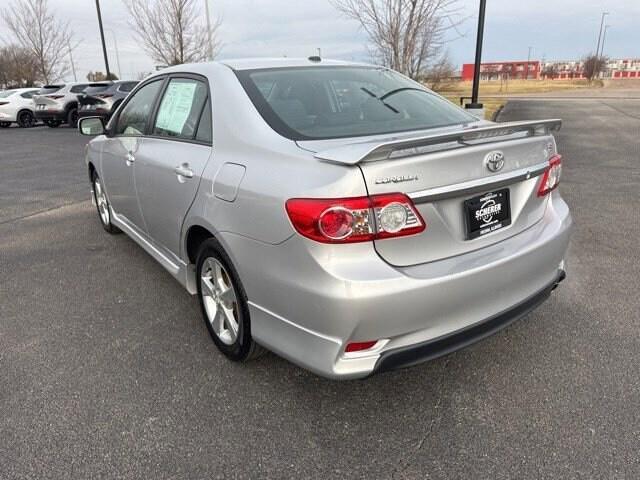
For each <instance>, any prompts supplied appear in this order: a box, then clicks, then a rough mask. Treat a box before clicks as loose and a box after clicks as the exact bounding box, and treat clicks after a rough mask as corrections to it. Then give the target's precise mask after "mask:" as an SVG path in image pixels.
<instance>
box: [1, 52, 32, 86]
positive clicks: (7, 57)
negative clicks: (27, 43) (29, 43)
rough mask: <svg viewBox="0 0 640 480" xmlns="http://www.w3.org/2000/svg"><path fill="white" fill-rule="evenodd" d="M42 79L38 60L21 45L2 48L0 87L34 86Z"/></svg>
mask: <svg viewBox="0 0 640 480" xmlns="http://www.w3.org/2000/svg"><path fill="white" fill-rule="evenodd" d="M40 80H41V76H40V69H39V68H38V60H37V58H36V57H35V56H34V55H33V53H32V52H31V51H30V50H28V49H26V48H23V47H20V46H19V45H7V46H6V47H1V48H0V87H4V88H13V87H16V88H18V87H33V86H34V85H35V84H36V83H37V82H38V81H40Z"/></svg>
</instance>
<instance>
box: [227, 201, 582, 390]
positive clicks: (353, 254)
mask: <svg viewBox="0 0 640 480" xmlns="http://www.w3.org/2000/svg"><path fill="white" fill-rule="evenodd" d="M571 225H572V220H571V216H570V213H569V210H568V207H567V205H566V203H565V202H564V201H563V200H562V199H561V197H560V196H559V194H557V192H556V193H554V194H553V195H552V197H551V198H550V199H549V202H548V206H547V209H546V212H545V215H544V217H543V219H542V220H541V221H540V222H538V223H537V224H535V225H534V226H532V227H530V228H529V229H527V230H526V231H524V232H521V233H520V234H518V235H515V236H513V237H511V238H509V239H507V240H504V241H502V242H499V243H498V244H495V245H492V246H490V247H487V248H483V249H480V250H477V251H474V252H470V253H467V254H464V255H459V256H455V257H451V258H448V259H444V260H439V261H435V262H430V263H426V264H421V265H415V266H411V267H403V268H397V267H393V266H391V265H389V264H388V263H386V262H384V261H383V260H382V259H381V258H380V257H379V256H378V255H377V254H376V253H375V250H374V249H373V247H372V245H371V244H368V243H362V244H350V245H324V244H317V243H314V242H312V241H309V240H306V239H303V238H301V237H300V236H297V235H296V236H293V237H291V238H290V239H289V240H287V241H286V242H284V243H282V244H280V245H269V246H267V245H266V244H262V243H259V242H255V241H250V240H247V239H246V238H243V237H238V236H233V235H224V234H223V235H222V236H221V237H222V241H223V243H224V244H225V246H226V247H227V249H228V251H229V252H231V256H232V258H242V262H235V264H236V268H237V269H238V271H239V273H240V278H241V279H242V281H243V283H244V286H245V289H246V291H247V295H248V298H249V306H250V312H251V322H252V326H251V328H252V335H253V336H254V338H255V339H256V341H257V342H258V343H261V344H262V345H264V346H265V347H267V348H269V349H271V350H273V351H275V352H276V353H278V354H280V355H281V356H283V357H285V358H288V359H289V360H291V361H293V362H294V363H297V364H299V365H301V366H303V367H305V368H307V369H309V370H312V371H314V372H316V373H318V374H319V375H322V376H325V377H328V378H335V379H348V378H362V377H366V376H368V375H370V374H372V373H374V372H376V371H382V370H387V369H390V368H396V367H399V366H406V365H413V364H415V363H419V362H420V361H424V360H429V359H430V358H435V357H437V356H440V355H444V354H446V353H449V352H450V351H453V350H455V349H457V348H461V347H464V346H465V345H467V344H470V343H473V342H474V341H476V340H479V339H481V338H484V337H486V336H488V335H490V334H492V333H494V332H495V331H497V330H499V329H500V328H502V327H504V326H506V325H508V324H509V323H510V322H512V321H513V320H515V319H517V318H519V317H520V316H522V315H524V314H526V313H527V312H528V311H529V310H530V309H533V308H535V306H536V305H537V304H539V303H540V302H541V301H543V300H544V299H545V298H546V297H547V296H548V293H549V292H550V290H551V289H552V288H553V287H554V286H555V285H556V283H557V281H558V278H559V274H560V273H559V272H560V270H564V268H565V267H564V256H565V253H566V249H567V246H568V243H569V235H570V231H571ZM390 241H391V240H390ZM369 340H378V343H377V344H376V346H375V347H374V348H373V349H371V350H368V351H365V352H360V353H345V347H346V345H347V344H348V343H350V342H358V341H369Z"/></svg>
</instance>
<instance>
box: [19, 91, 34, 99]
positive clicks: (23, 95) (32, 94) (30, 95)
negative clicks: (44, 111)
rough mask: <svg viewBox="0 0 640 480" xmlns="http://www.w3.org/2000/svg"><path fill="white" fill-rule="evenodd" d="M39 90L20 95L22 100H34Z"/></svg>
mask: <svg viewBox="0 0 640 480" xmlns="http://www.w3.org/2000/svg"><path fill="white" fill-rule="evenodd" d="M36 91H37V90H31V91H30V92H23V93H21V94H20V96H21V97H22V98H33V96H34V95H35V94H36Z"/></svg>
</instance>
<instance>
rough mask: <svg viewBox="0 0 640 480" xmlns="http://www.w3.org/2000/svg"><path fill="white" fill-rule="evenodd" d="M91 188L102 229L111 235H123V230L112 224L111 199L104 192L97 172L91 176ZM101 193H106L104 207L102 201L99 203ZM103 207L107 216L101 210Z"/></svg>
mask: <svg viewBox="0 0 640 480" xmlns="http://www.w3.org/2000/svg"><path fill="white" fill-rule="evenodd" d="M91 186H92V190H93V201H94V202H95V204H96V210H97V211H98V219H99V220H100V224H101V225H102V228H104V229H105V231H106V232H108V233H110V234H111V235H116V234H118V233H122V230H120V229H119V228H118V227H116V226H115V225H113V224H112V223H111V210H110V209H109V207H110V204H109V199H108V198H107V194H106V192H104V191H103V190H102V182H101V181H100V177H99V176H98V174H97V173H96V171H95V170H94V171H93V173H92V174H91ZM99 191H103V192H104V199H103V201H104V202H105V203H104V204H102V205H101V203H102V201H99V199H98V192H99ZM101 207H102V208H104V209H105V210H104V211H106V214H104V212H103V211H102V210H101Z"/></svg>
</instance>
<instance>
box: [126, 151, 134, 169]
mask: <svg viewBox="0 0 640 480" xmlns="http://www.w3.org/2000/svg"><path fill="white" fill-rule="evenodd" d="M135 161H136V157H134V156H133V152H127V159H126V160H125V163H126V164H127V166H128V167H130V166H131V165H133V162H135Z"/></svg>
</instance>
